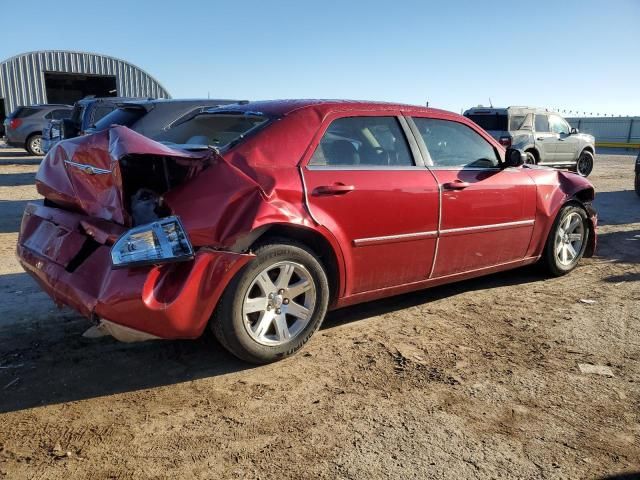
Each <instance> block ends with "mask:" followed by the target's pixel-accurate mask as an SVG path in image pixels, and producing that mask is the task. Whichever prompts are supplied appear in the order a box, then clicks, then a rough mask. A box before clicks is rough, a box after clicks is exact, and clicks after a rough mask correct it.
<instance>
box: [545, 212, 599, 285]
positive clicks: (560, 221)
mask: <svg viewBox="0 0 640 480" xmlns="http://www.w3.org/2000/svg"><path fill="white" fill-rule="evenodd" d="M588 239H589V225H588V219H587V212H586V211H585V209H584V208H582V207H580V206H578V205H575V204H569V205H565V206H564V207H562V208H561V209H560V212H558V216H557V217H556V219H555V221H554V222H553V226H552V227H551V231H550V232H549V237H548V238H547V244H546V245H545V249H544V253H543V256H542V261H543V263H544V265H545V266H546V268H547V270H548V272H549V273H550V274H551V275H553V276H554V277H560V276H562V275H566V274H567V273H569V272H570V271H572V270H573V269H574V268H576V266H577V265H578V262H579V261H580V259H581V258H582V256H583V255H584V252H585V250H586V248H587V243H588V242H587V241H588Z"/></svg>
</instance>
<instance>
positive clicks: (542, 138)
mask: <svg viewBox="0 0 640 480" xmlns="http://www.w3.org/2000/svg"><path fill="white" fill-rule="evenodd" d="M536 140H544V137H536Z"/></svg>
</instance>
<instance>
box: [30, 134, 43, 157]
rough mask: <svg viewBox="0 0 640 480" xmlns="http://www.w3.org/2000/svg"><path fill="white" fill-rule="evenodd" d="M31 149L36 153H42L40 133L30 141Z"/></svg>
mask: <svg viewBox="0 0 640 480" xmlns="http://www.w3.org/2000/svg"><path fill="white" fill-rule="evenodd" d="M29 149H30V150H31V151H32V152H33V153H35V154H36V155H42V154H43V151H42V137H40V136H39V135H36V136H35V137H33V138H32V139H31V141H30V142H29Z"/></svg>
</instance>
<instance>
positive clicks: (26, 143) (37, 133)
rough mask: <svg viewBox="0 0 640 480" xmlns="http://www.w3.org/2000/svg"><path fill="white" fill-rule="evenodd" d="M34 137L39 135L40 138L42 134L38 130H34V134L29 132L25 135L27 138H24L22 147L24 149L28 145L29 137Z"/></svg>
mask: <svg viewBox="0 0 640 480" xmlns="http://www.w3.org/2000/svg"><path fill="white" fill-rule="evenodd" d="M34 135H40V136H42V132H41V131H39V130H36V131H35V132H31V133H29V135H27V136H26V137H25V138H24V146H25V147H26V146H27V145H28V144H29V140H31V137H33V136H34Z"/></svg>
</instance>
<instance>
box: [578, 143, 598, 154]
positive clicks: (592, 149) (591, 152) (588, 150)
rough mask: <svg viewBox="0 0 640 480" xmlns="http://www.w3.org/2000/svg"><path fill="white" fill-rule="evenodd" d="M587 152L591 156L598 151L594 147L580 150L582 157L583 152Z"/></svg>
mask: <svg viewBox="0 0 640 480" xmlns="http://www.w3.org/2000/svg"><path fill="white" fill-rule="evenodd" d="M585 150H586V151H587V152H589V153H590V154H591V155H595V154H596V149H595V148H594V147H593V146H591V145H585V146H584V147H582V150H580V155H582V152H584V151H585Z"/></svg>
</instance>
